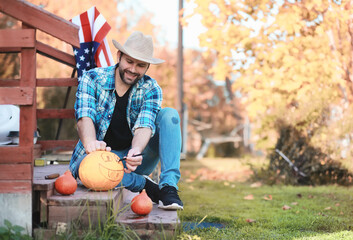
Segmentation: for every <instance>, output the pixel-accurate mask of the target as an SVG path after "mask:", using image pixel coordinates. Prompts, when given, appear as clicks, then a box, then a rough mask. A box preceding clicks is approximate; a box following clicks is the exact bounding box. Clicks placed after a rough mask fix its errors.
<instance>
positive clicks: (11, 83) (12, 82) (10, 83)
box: [0, 79, 20, 87]
mask: <svg viewBox="0 0 353 240" xmlns="http://www.w3.org/2000/svg"><path fill="white" fill-rule="evenodd" d="M18 86H20V79H0V87H18Z"/></svg>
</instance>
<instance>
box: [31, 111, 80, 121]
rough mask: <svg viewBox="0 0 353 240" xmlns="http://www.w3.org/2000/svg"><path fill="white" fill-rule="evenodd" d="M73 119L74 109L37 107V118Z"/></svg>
mask: <svg viewBox="0 0 353 240" xmlns="http://www.w3.org/2000/svg"><path fill="white" fill-rule="evenodd" d="M52 118H54V119H55V118H58V119H73V118H75V109H37V119H52Z"/></svg>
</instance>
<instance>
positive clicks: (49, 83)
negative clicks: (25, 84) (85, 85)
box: [0, 78, 78, 87]
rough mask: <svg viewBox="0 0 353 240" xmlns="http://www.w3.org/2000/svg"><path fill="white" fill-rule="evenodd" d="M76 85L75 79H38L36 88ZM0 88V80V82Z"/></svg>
mask: <svg viewBox="0 0 353 240" xmlns="http://www.w3.org/2000/svg"><path fill="white" fill-rule="evenodd" d="M77 85H78V81H77V78H38V79H37V87H54V86H55V87H74V86H77ZM0 86H1V80H0Z"/></svg>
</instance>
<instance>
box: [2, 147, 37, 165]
mask: <svg viewBox="0 0 353 240" xmlns="http://www.w3.org/2000/svg"><path fill="white" fill-rule="evenodd" d="M31 155H33V149H32V148H31V147H19V146H18V145H13V146H12V145H11V146H10V145H9V146H2V147H0V164H4V163H32V161H31V159H30V158H29V157H28V156H31Z"/></svg>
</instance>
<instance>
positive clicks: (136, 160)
mask: <svg viewBox="0 0 353 240" xmlns="http://www.w3.org/2000/svg"><path fill="white" fill-rule="evenodd" d="M139 153H141V152H140V150H138V149H136V148H131V149H130V151H129V152H128V154H127V156H126V161H125V163H126V167H127V168H124V172H125V173H131V172H133V171H135V170H136V168H137V167H138V166H139V165H141V164H142V156H137V157H133V156H134V155H137V154H139Z"/></svg>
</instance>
